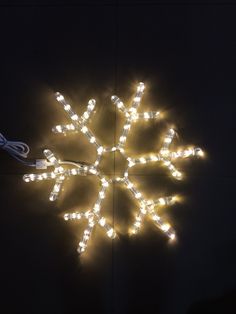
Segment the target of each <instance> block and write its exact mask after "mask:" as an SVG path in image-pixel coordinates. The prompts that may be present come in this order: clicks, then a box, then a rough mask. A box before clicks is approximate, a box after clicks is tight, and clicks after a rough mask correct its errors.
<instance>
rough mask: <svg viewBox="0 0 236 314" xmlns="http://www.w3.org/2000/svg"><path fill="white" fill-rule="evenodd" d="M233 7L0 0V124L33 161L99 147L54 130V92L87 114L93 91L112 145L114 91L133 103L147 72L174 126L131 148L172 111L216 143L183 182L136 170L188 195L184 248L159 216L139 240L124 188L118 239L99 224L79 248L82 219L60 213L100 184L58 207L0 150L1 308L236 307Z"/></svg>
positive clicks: (181, 126)
mask: <svg viewBox="0 0 236 314" xmlns="http://www.w3.org/2000/svg"><path fill="white" fill-rule="evenodd" d="M235 14H236V6H235V5H234V4H233V3H232V4H231V3H224V2H223V1H222V2H205V3H204V2H201V3H194V2H192V3H189V2H172V3H171V2H167V3H161V2H159V3H158V2H154V1H153V2H149V1H147V2H138V1H137V2H129V3H127V2H124V1H122V2H118V3H113V2H112V1H110V2H106V3H105V2H104V3H102V2H101V3H99V4H97V3H95V2H91V1H90V2H84V3H83V4H80V5H79V4H75V3H70V4H69V3H67V4H63V3H60V2H58V3H51V4H46V3H26V2H24V3H21V4H19V3H17V4H16V3H13V2H12V3H11V4H10V3H3V4H2V5H1V6H0V39H1V49H0V64H1V71H0V77H1V105H0V106H1V111H0V126H1V127H0V132H2V133H3V134H4V135H5V136H6V137H7V138H8V139H12V140H22V141H25V142H26V143H28V144H29V146H30V147H31V153H30V156H29V157H30V158H40V157H42V149H43V148H45V147H49V148H52V149H53V150H54V151H55V152H58V154H59V155H60V156H61V157H63V158H65V159H76V160H87V158H88V159H89V158H92V155H91V154H92V153H91V154H90V149H89V147H88V146H86V145H85V142H84V141H83V140H82V137H78V138H77V137H76V136H72V137H71V141H70V138H69V137H68V138H59V137H57V136H55V135H53V134H51V127H52V126H54V125H56V124H59V123H63V122H66V118H65V115H64V113H63V112H61V109H59V107H58V105H57V104H56V102H55V100H54V96H53V92H55V91H61V92H62V93H64V94H65V95H66V96H67V97H68V99H70V101H71V104H73V106H74V108H76V110H77V112H78V113H81V112H83V110H84V108H85V107H86V101H87V100H88V99H89V98H96V99H97V101H98V104H97V112H96V115H95V117H94V123H95V131H96V134H97V135H98V137H100V138H101V139H104V142H105V143H106V144H107V145H109V144H111V143H112V140H113V139H114V134H115V133H114V132H118V130H117V128H116V127H115V121H116V119H118V118H117V117H116V116H115V114H114V110H113V107H112V105H111V102H110V96H111V95H112V94H113V93H117V94H118V95H119V96H120V97H122V98H123V99H124V100H127V101H128V100H129V99H130V97H131V95H132V94H133V90H134V89H133V87H134V84H135V83H136V82H138V81H144V82H146V83H147V92H146V95H145V97H146V98H145V99H146V101H145V100H144V105H143V106H144V107H145V104H146V107H145V108H147V107H148V106H149V105H150V107H151V108H152V109H154V110H156V109H158V110H159V109H160V110H161V111H163V112H164V113H165V116H166V120H165V121H166V123H167V124H166V125H165V124H164V123H163V124H162V125H161V127H163V128H161V127H160V126H159V125H158V123H156V124H155V123H151V124H150V129H149V128H148V126H147V125H145V126H144V125H141V127H139V128H138V127H137V133H136V136H135V134H134V133H133V135H132V136H133V137H132V139H131V144H130V145H131V148H132V150H133V151H134V152H135V151H138V150H139V151H142V152H148V151H149V150H150V149H151V150H153V151H155V149H156V146H157V143H159V142H158V140H159V135H162V134H163V132H164V130H165V128H166V127H167V125H168V123H172V122H173V123H174V125H175V127H176V129H177V130H178V134H179V139H176V142H175V145H176V147H177V146H178V143H179V145H184V144H195V145H197V146H200V147H202V148H203V149H204V150H205V151H206V152H207V154H206V158H205V159H204V160H192V161H188V162H186V163H181V164H180V165H179V167H180V168H181V169H182V170H183V172H184V173H185V174H186V179H185V180H183V182H177V183H176V182H175V181H173V180H172V179H170V178H169V176H168V175H167V174H164V172H163V171H162V170H160V169H159V168H157V169H154V168H152V169H151V170H150V169H149V170H147V172H144V174H146V175H142V176H138V175H137V176H136V179H135V180H137V182H139V184H140V186H141V187H143V189H144V191H146V192H147V193H151V194H149V195H151V196H154V195H159V194H161V193H162V192H167V193H168V192H173V193H175V192H177V193H179V194H181V195H183V196H184V197H183V203H180V204H177V205H176V206H173V208H168V209H167V215H168V217H169V219H170V221H171V223H172V224H173V226H174V228H175V229H176V232H177V234H178V240H177V242H176V244H175V245H169V244H168V242H167V240H166V238H165V237H164V236H163V235H162V234H161V233H160V232H159V231H158V230H157V229H156V228H154V226H153V225H152V223H151V222H146V223H145V227H144V231H143V232H142V233H141V234H140V235H139V236H137V237H136V238H135V239H130V238H129V237H128V236H127V235H126V234H125V230H126V227H127V228H128V226H129V224H130V222H131V221H132V218H133V215H134V213H135V209H136V208H135V207H134V204H132V203H131V201H130V199H128V197H127V196H126V195H123V192H122V191H121V190H119V189H114V190H113V194H112V195H111V196H110V198H109V199H108V216H110V218H111V217H112V216H114V218H115V221H114V223H115V225H117V227H118V229H120V231H121V232H120V235H119V239H117V240H116V241H114V242H113V243H111V241H110V240H107V239H106V238H105V236H104V235H103V233H102V232H101V231H98V232H97V233H95V234H94V235H93V239H92V241H91V242H92V243H91V248H89V249H88V250H89V252H88V255H87V257H85V258H83V259H79V258H78V255H77V252H76V247H77V243H78V239H79V237H80V235H81V233H82V228H83V226H84V225H83V224H80V223H78V224H73V223H72V224H70V223H66V222H64V221H63V219H62V214H63V213H64V212H65V211H66V210H68V209H70V208H69V205H70V206H78V207H79V208H82V209H84V208H86V206H88V204H89V202H90V201H91V199H93V197H94V195H95V191H96V184H95V185H94V183H93V182H92V180H91V179H90V178H89V179H84V180H85V181H83V179H81V178H78V180H74V181H73V182H72V183H68V190H67V187H66V188H65V192H64V193H63V196H62V199H61V200H60V201H59V202H57V203H55V204H52V203H50V202H48V193H49V189H50V187H51V185H50V183H49V184H46V185H44V184H39V185H37V184H30V185H26V184H25V183H24V182H23V181H22V178H21V175H22V174H24V173H29V172H31V171H32V169H28V168H27V167H25V166H23V165H21V164H20V163H18V162H17V161H15V160H14V159H12V158H11V157H10V156H8V155H7V154H6V153H5V152H4V151H0V182H1V189H0V195H1V206H0V207H1V209H0V210H1V233H2V237H1V264H2V265H1V272H2V275H1V285H2V288H1V291H2V292H1V298H2V301H1V303H0V307H1V309H0V312H1V313H12V314H13V313H14V314H15V313H25V314H26V313H27V314H28V313H37V314H42V313H58V314H66V313H90V312H92V310H94V309H95V310H94V313H109V314H110V313H122V314H126V313H127V314H128V313H162V314H166V313H171V314H172V313H173V314H178V313H224V314H225V313H236V304H235V301H234V300H235V289H236V285H235V275H236V272H235V262H236V255H235V252H234V251H235V244H236V233H235V221H236V211H235V195H234V193H235V166H234V160H235V158H234V154H235V121H234V120H235V70H236V69H235V55H236V43H235V27H236V22H235ZM140 110H141V108H140ZM141 111H142V110H141ZM137 134H138V135H137ZM132 145H133V146H132ZM160 173H161V175H159V176H158V174H160ZM73 184H74V185H73ZM90 195H91V199H90ZM109 201H110V204H111V205H112V206H109ZM68 204H69V205H68Z"/></svg>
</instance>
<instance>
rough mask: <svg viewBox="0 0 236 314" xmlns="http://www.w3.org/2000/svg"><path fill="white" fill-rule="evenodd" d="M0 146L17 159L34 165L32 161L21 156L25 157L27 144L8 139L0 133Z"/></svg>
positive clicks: (27, 150) (27, 148)
mask: <svg viewBox="0 0 236 314" xmlns="http://www.w3.org/2000/svg"><path fill="white" fill-rule="evenodd" d="M0 148H2V149H4V150H5V151H7V152H8V153H9V154H10V155H11V156H12V157H14V158H16V159H17V160H19V161H21V162H23V163H24V164H27V165H29V166H31V165H35V163H32V162H26V161H23V160H22V158H27V157H28V154H29V151H30V149H29V146H28V145H27V144H25V143H23V142H19V141H8V140H7V139H6V138H5V136H3V135H2V133H0Z"/></svg>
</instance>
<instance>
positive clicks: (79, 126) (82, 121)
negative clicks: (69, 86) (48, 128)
mask: <svg viewBox="0 0 236 314" xmlns="http://www.w3.org/2000/svg"><path fill="white" fill-rule="evenodd" d="M56 99H57V101H58V102H59V103H60V104H61V105H62V106H63V109H64V110H65V112H66V113H67V115H68V117H69V118H70V119H71V121H72V124H67V125H57V126H56V127H54V128H53V129H52V131H53V132H56V133H67V132H71V131H81V132H82V133H83V134H85V135H86V137H87V138H88V140H89V142H90V143H91V144H93V145H94V146H95V147H96V148H99V147H100V145H99V143H98V141H97V139H96V137H95V136H94V134H93V133H92V131H90V130H89V129H88V127H87V126H86V125H87V123H88V120H89V118H90V116H91V113H92V111H93V110H94V108H95V105H96V101H95V100H94V99H90V100H89V102H88V106H87V110H86V111H85V112H84V113H83V115H82V116H81V117H80V116H79V115H78V114H77V113H75V112H74V111H73V110H72V108H71V106H70V104H68V102H67V101H66V100H65V98H64V96H63V95H62V94H60V93H59V92H57V93H56ZM72 125H73V126H72Z"/></svg>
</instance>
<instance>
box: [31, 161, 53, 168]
mask: <svg viewBox="0 0 236 314" xmlns="http://www.w3.org/2000/svg"><path fill="white" fill-rule="evenodd" d="M51 165H52V164H51V163H50V162H49V161H47V159H36V163H35V167H36V169H47V167H49V166H51Z"/></svg>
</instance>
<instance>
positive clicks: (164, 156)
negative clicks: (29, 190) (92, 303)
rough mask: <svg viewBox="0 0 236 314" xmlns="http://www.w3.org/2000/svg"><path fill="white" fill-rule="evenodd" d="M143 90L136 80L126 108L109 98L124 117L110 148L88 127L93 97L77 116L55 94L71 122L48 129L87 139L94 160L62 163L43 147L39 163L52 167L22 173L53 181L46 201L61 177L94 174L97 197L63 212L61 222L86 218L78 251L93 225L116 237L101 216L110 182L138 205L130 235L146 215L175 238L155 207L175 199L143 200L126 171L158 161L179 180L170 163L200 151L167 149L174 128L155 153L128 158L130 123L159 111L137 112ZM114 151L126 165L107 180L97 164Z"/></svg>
mask: <svg viewBox="0 0 236 314" xmlns="http://www.w3.org/2000/svg"><path fill="white" fill-rule="evenodd" d="M144 89H145V86H144V83H142V82H141V83H139V84H138V86H137V90H136V93H135V95H134V98H133V101H132V103H131V106H130V107H129V108H128V107H126V105H125V104H124V102H123V101H122V100H120V98H118V97H117V96H115V95H113V96H112V97H111V101H112V102H113V103H114V105H115V106H116V107H117V108H118V109H119V111H120V112H121V114H123V115H124V117H125V122H124V125H123V128H122V131H121V134H120V137H119V141H118V143H117V145H115V146H111V147H104V146H102V145H101V144H100V143H99V141H98V140H97V138H96V137H95V135H94V134H93V132H92V131H91V130H90V129H89V127H88V122H89V120H90V117H91V114H92V112H93V110H94V108H95V105H96V101H95V100H94V99H90V100H89V102H88V106H87V109H86V111H85V112H84V113H83V114H82V115H81V116H79V115H78V114H77V113H75V112H74V111H73V109H72V108H71V106H70V105H69V104H68V103H67V102H66V100H65V98H64V96H63V95H61V94H60V93H56V94H55V96H56V99H57V101H58V102H59V103H60V104H61V105H62V108H63V109H64V111H65V113H66V114H67V115H68V117H69V119H70V121H71V124H66V125H57V126H55V127H54V128H53V129H52V130H53V132H55V133H59V134H61V133H63V134H66V133H71V132H81V133H82V134H84V136H85V137H86V138H87V140H88V142H89V143H90V144H91V145H93V146H94V147H95V148H96V152H97V156H96V160H95V161H94V163H92V164H90V165H84V164H83V163H78V162H66V161H64V162H63V161H60V160H59V159H58V158H57V157H55V155H54V154H53V153H52V152H51V151H50V150H48V149H45V150H44V155H45V157H46V161H45V162H43V164H44V165H47V166H50V167H54V170H53V171H51V172H44V173H41V174H26V175H24V177H23V179H24V180H25V182H31V181H42V180H53V181H55V182H54V186H53V188H52V191H51V194H50V196H49V199H50V201H55V200H56V199H57V198H58V195H59V193H60V191H61V190H62V184H63V183H64V181H65V179H68V178H70V177H71V176H76V175H80V176H86V175H94V176H96V177H97V178H98V180H99V184H100V190H99V192H98V195H97V199H96V201H95V203H94V205H93V206H92V207H91V209H89V210H87V211H86V212H82V211H76V212H73V213H65V214H64V220H65V221H78V220H81V219H85V220H87V226H86V228H85V230H84V232H83V236H82V239H81V241H80V242H79V244H78V252H79V253H83V252H84V251H85V250H86V248H87V246H88V242H89V239H90V238H91V235H92V233H93V232H94V229H95V227H96V226H99V227H101V228H102V229H104V231H105V233H106V234H107V236H108V237H109V238H111V239H114V238H115V237H116V231H115V230H114V229H113V227H112V226H111V225H109V224H108V223H107V218H105V217H103V216H102V215H101V209H102V205H103V200H104V199H105V197H106V195H107V191H108V188H109V186H110V184H112V182H119V183H120V184H121V185H122V186H123V187H125V188H126V189H127V190H128V191H129V193H130V194H131V195H132V196H133V198H134V199H135V201H136V203H137V204H138V206H139V211H138V213H137V215H136V217H135V221H134V223H133V225H132V227H131V229H130V231H131V234H137V233H138V232H139V231H140V230H141V228H142V224H143V222H144V219H145V218H146V217H149V218H150V219H151V221H152V222H153V223H154V224H155V225H156V226H157V227H158V228H159V229H160V230H162V231H163V232H164V233H165V234H166V235H167V236H168V237H169V238H170V239H171V240H173V239H175V232H174V230H173V228H172V227H171V226H170V224H169V223H168V222H166V221H164V220H163V218H162V217H161V216H160V214H159V213H158V209H159V207H164V206H168V205H173V204H174V203H175V202H176V199H177V198H176V197H175V196H167V197H165V196H163V197H160V198H158V199H156V200H147V199H146V198H145V196H143V195H142V194H141V192H140V191H139V190H138V189H137V188H136V186H135V185H134V183H133V182H132V181H131V180H130V177H129V170H130V168H131V167H134V166H136V165H139V164H148V163H161V164H163V166H164V167H166V168H167V170H168V171H169V172H170V174H171V176H172V177H173V178H175V179H177V180H179V179H182V177H183V176H182V173H181V172H180V171H179V170H178V169H177V168H176V167H175V165H174V164H173V162H174V161H176V160H177V159H179V158H183V159H185V158H188V157H191V156H197V157H202V156H203V155H204V153H203V151H202V150H201V149H200V148H187V149H184V150H177V151H171V150H170V146H171V143H172V141H173V139H174V137H175V135H176V132H175V130H174V129H169V130H168V131H167V133H166V135H165V137H164V139H163V144H162V147H161V148H160V150H158V151H157V152H155V153H153V154H151V155H147V156H139V157H137V158H133V157H132V158H131V157H130V156H127V151H126V150H125V144H126V140H127V138H128V135H129V132H130V130H131V128H132V126H133V124H134V122H135V121H141V120H143V121H148V120H150V119H158V118H159V116H160V112H159V111H156V112H155V111H150V112H143V113H139V112H138V108H139V106H140V104H141V101H142V97H143V93H144ZM115 151H119V152H120V153H121V154H122V155H123V156H124V158H125V159H126V160H127V162H128V166H127V169H125V171H124V173H123V176H120V177H117V176H116V177H115V178H114V179H108V178H107V177H105V176H104V175H103V174H102V173H101V171H100V169H99V165H100V161H101V158H102V156H103V155H104V154H105V153H109V152H115ZM47 163H48V164H47ZM68 165H74V167H73V168H69V169H68V167H69V166H68ZM66 167H67V168H66ZM45 169H46V168H45Z"/></svg>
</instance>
